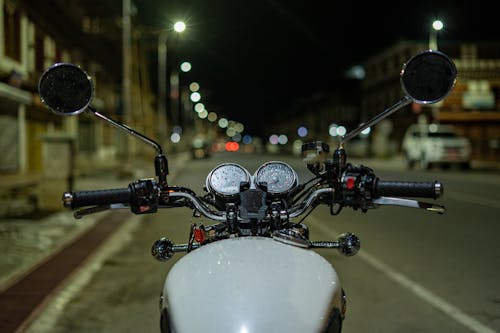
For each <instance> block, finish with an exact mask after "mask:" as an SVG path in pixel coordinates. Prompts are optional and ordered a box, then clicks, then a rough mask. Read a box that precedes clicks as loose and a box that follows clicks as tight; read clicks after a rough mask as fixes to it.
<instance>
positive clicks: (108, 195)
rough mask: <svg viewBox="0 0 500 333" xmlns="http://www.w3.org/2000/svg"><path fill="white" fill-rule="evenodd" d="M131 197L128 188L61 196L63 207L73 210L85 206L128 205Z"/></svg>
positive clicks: (70, 193) (69, 193)
mask: <svg viewBox="0 0 500 333" xmlns="http://www.w3.org/2000/svg"><path fill="white" fill-rule="evenodd" d="M131 197H132V191H131V190H130V188H117V189H109V190H95V191H80V192H66V193H64V194H63V203H64V206H65V207H71V208H73V209H74V208H79V207H85V206H95V205H97V206H99V205H110V204H115V203H130V200H131Z"/></svg>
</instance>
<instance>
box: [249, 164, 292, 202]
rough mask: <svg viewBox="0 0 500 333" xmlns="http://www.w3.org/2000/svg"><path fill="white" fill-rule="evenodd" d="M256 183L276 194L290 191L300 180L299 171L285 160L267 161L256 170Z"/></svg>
mask: <svg viewBox="0 0 500 333" xmlns="http://www.w3.org/2000/svg"><path fill="white" fill-rule="evenodd" d="M254 178H255V185H256V186H257V187H260V188H265V186H266V185H267V192H268V193H270V194H274V195H282V194H287V193H289V192H290V191H291V190H292V189H293V188H294V187H295V186H297V184H298V182H299V178H298V176H297V173H296V172H295V171H294V170H293V169H292V167H290V166H289V165H288V164H286V163H284V162H276V161H272V162H267V163H265V164H263V165H261V166H260V167H259V168H258V169H257V171H256V172H255V176H254Z"/></svg>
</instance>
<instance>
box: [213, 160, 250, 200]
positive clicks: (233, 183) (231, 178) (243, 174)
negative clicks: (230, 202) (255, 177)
mask: <svg viewBox="0 0 500 333" xmlns="http://www.w3.org/2000/svg"><path fill="white" fill-rule="evenodd" d="M241 182H250V173H248V171H247V170H246V169H245V168H243V167H242V166H241V165H238V164H236V163H224V164H221V165H218V166H217V167H215V168H214V169H213V170H212V171H211V172H210V173H209V174H208V176H207V180H206V185H207V190H208V191H210V192H211V193H213V194H215V195H218V196H222V197H229V196H233V195H236V194H238V193H239V192H240V183H241Z"/></svg>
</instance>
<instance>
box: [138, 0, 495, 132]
mask: <svg viewBox="0 0 500 333" xmlns="http://www.w3.org/2000/svg"><path fill="white" fill-rule="evenodd" d="M493 3H494V2H492V1H418V4H416V3H414V2H412V1H410V2H408V1H400V2H383V1H371V2H366V1H363V2H361V1H335V0H330V1H314V0H310V1H306V0H303V1H295V0H294V1H285V0H246V1H242V0H191V1H189V0H182V1H148V0H141V1H136V3H135V5H136V7H137V10H138V12H137V17H136V19H137V20H138V21H139V22H141V24H146V25H150V26H152V27H155V26H156V27H160V26H162V24H166V25H171V24H172V23H173V22H174V21H176V20H180V19H182V20H184V21H185V22H186V23H187V29H186V31H185V32H184V33H183V34H182V35H180V36H179V37H178V38H177V39H176V40H175V41H173V42H172V43H175V45H173V46H172V48H171V49H169V52H173V53H175V55H172V57H171V59H173V58H175V57H178V59H181V58H183V59H186V60H189V61H190V62H192V64H193V70H192V71H191V72H190V73H189V76H190V78H189V79H191V80H195V81H198V82H199V83H200V85H201V87H202V89H203V88H205V89H209V90H210V91H211V96H210V97H209V100H207V101H205V102H206V103H205V104H206V106H207V109H209V108H212V109H213V110H214V111H216V112H218V113H221V114H223V115H225V116H226V117H229V118H231V119H234V120H237V121H241V122H243V123H244V124H245V125H246V128H247V130H248V131H249V132H255V133H257V132H259V128H260V124H261V123H262V120H259V121H255V119H258V116H260V115H265V114H267V113H276V112H286V110H288V109H289V108H290V105H292V104H293V103H294V101H295V100H296V99H298V98H302V97H307V96H310V95H311V94H313V93H315V92H319V91H328V90H332V89H335V88H336V87H338V85H339V84H341V78H342V77H343V73H344V72H345V71H346V70H347V69H348V68H350V67H351V66H352V65H355V64H357V63H359V62H360V61H362V60H364V59H366V58H367V57H369V56H371V55H373V54H374V53H376V52H378V51H380V50H383V49H384V48H386V47H388V46H390V45H392V44H393V43H396V42H398V41H400V40H406V39H411V40H421V41H428V38H429V30H430V25H431V22H432V20H433V19H435V18H439V19H441V20H442V21H443V22H444V24H445V27H444V29H443V30H442V31H440V32H439V33H438V42H439V41H459V40H462V41H475V40H496V41H500V37H499V36H500V24H499V22H500V15H499V14H498V12H497V11H496V10H493V8H492V7H491V6H493ZM395 4H396V5H395ZM169 55H170V53H169ZM209 111H210V110H209Z"/></svg>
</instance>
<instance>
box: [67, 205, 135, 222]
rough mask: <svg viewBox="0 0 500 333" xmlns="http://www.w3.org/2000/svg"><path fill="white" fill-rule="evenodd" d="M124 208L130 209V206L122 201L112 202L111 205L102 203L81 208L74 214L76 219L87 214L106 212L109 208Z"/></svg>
mask: <svg viewBox="0 0 500 333" xmlns="http://www.w3.org/2000/svg"><path fill="white" fill-rule="evenodd" d="M122 208H126V209H130V207H129V206H128V205H124V204H121V203H119V204H111V205H102V206H93V207H88V208H82V209H79V210H77V211H76V212H75V213H74V214H73V216H74V217H75V219H81V218H82V217H84V216H86V215H90V214H94V213H100V212H104V211H106V210H109V209H122Z"/></svg>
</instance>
